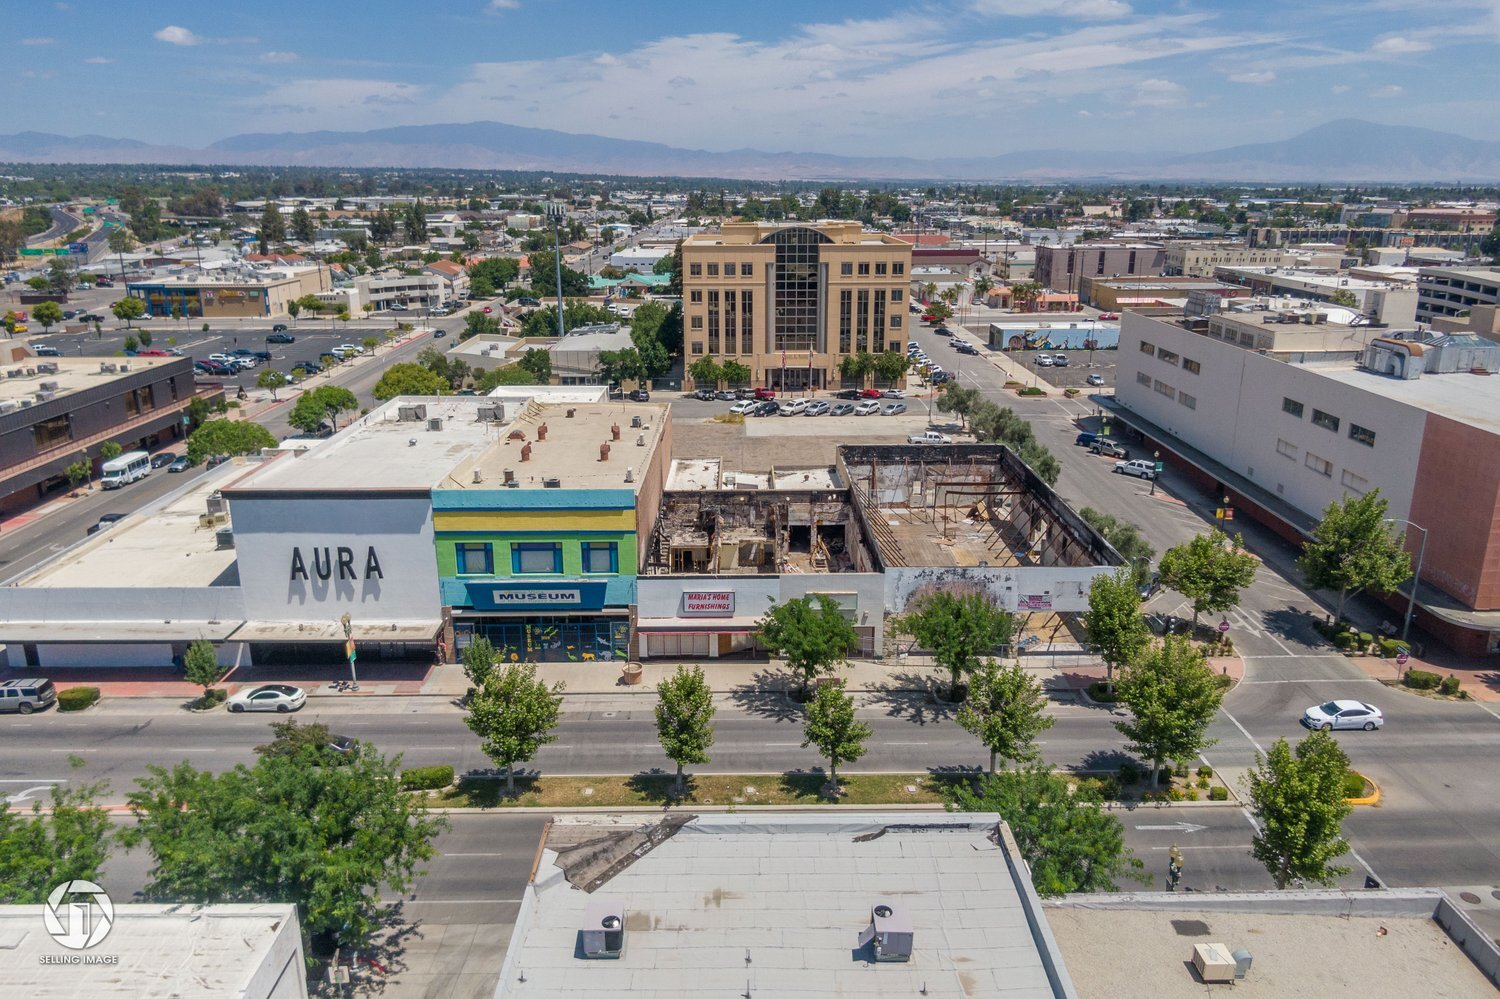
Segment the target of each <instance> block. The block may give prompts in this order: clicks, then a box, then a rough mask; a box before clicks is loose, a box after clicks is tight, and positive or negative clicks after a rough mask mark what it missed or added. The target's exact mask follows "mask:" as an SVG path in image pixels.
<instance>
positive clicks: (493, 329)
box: [458, 312, 500, 340]
mask: <svg viewBox="0 0 1500 999" xmlns="http://www.w3.org/2000/svg"><path fill="white" fill-rule="evenodd" d="M499 332H500V320H498V319H496V318H495V317H494V316H487V315H485V314H484V313H483V312H471V313H469V314H468V315H466V316H464V328H463V330H461V331H460V332H459V334H458V338H459V340H467V339H469V338H470V337H476V336H481V335H487V336H494V335H496V334H498V333H499Z"/></svg>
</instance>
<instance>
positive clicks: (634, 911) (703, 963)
mask: <svg viewBox="0 0 1500 999" xmlns="http://www.w3.org/2000/svg"><path fill="white" fill-rule="evenodd" d="M1001 828H1002V827H1000V825H999V816H997V815H988V814H981V813H973V814H942V813H924V814H922V815H920V816H913V815H911V814H910V813H848V814H845V813H840V814H839V815H838V816H831V815H824V814H812V813H770V814H757V815H753V816H751V815H704V816H672V817H668V818H667V819H665V820H662V821H660V822H652V823H649V824H648V825H646V826H642V825H640V821H639V819H634V820H627V819H625V818H623V817H609V816H574V817H563V818H561V819H559V820H558V821H557V822H555V823H554V824H553V825H552V826H551V827H550V829H549V831H548V833H547V834H546V839H545V841H544V843H543V851H542V854H541V863H540V866H539V867H538V869H537V873H536V877H535V880H534V883H533V886H531V887H528V889H527V892H528V896H529V897H528V898H527V899H526V900H525V901H524V902H523V903H522V906H521V915H520V917H519V918H518V920H517V923H516V928H515V931H514V934H513V936H512V937H511V943H510V947H509V950H508V952H507V954H506V961H505V967H504V969H503V970H502V972H501V978H500V985H499V988H498V990H497V991H496V997H497V999H506V997H512V999H525V997H533V996H535V997H543V996H545V997H552V996H558V995H568V996H575V997H579V999H590V997H605V996H609V997H619V996H652V997H657V999H688V997H695V999H696V997H700V996H705V995H733V994H736V993H738V994H741V995H743V994H745V993H746V992H747V991H748V992H749V993H750V994H751V995H756V996H762V995H763V996H776V997H778V999H825V997H828V996H839V995H843V996H863V997H869V999H879V997H883V996H901V997H903V999H904V997H909V996H915V995H921V994H926V995H927V996H930V997H944V999H960V997H971V996H993V995H1005V996H1014V997H1017V999H1044V997H1045V999H1053V997H1060V996H1065V995H1070V994H1071V985H1070V984H1069V983H1068V979H1067V972H1066V971H1064V970H1063V969H1062V968H1061V965H1060V963H1059V962H1058V960H1057V958H1056V953H1055V948H1054V947H1053V945H1052V941H1051V937H1050V934H1048V933H1047V930H1046V925H1045V923H1044V922H1041V921H1040V920H1039V919H1038V909H1039V904H1038V901H1037V899H1036V896H1035V895H1034V893H1033V892H1032V888H1031V885H1030V883H1029V881H1028V880H1027V877H1026V875H1025V869H1024V866H1023V865H1022V864H1021V862H1020V860H1019V858H1018V857H1016V856H1014V852H1013V851H1014V849H1015V847H1014V841H1012V840H1010V839H1009V834H1008V832H1007V833H1002V831H1001ZM579 888H582V889H583V890H578V889H579ZM601 905H603V906H608V907H612V908H614V909H616V910H617V911H618V912H619V914H620V915H621V916H622V917H623V934H624V936H623V943H624V947H623V950H622V951H621V952H620V954H619V956H618V957H617V958H614V959H605V960H591V959H587V958H585V957H583V956H582V954H583V946H584V943H583V939H582V934H581V932H580V931H582V930H583V929H584V928H585V917H586V915H587V916H596V915H597V914H598V913H599V912H600V911H602V910H601V908H600V907H601ZM877 905H887V906H889V907H890V908H891V909H892V910H893V911H892V918H893V920H894V921H895V923H896V925H901V924H902V923H905V925H907V926H908V927H909V930H910V934H911V938H910V939H911V946H910V960H909V961H878V962H877V961H875V960H874V959H873V958H874V956H875V953H874V949H873V945H872V944H870V943H868V942H866V940H865V939H864V938H862V937H861V934H862V933H863V932H864V931H866V930H867V928H869V927H870V926H871V923H872V909H873V908H874V907H875V906H877ZM907 921H909V922H907ZM590 925H591V926H592V924H590Z"/></svg>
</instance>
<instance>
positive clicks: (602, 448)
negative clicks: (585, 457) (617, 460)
mask: <svg viewBox="0 0 1500 999" xmlns="http://www.w3.org/2000/svg"><path fill="white" fill-rule="evenodd" d="M599 460H600V461H608V460H609V445H608V444H600V445H599Z"/></svg>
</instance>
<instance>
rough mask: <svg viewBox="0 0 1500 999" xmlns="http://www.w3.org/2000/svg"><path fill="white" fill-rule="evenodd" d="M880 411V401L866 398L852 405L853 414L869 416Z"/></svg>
mask: <svg viewBox="0 0 1500 999" xmlns="http://www.w3.org/2000/svg"><path fill="white" fill-rule="evenodd" d="M878 412H880V403H878V402H871V401H869V400H866V401H864V402H862V403H860V404H859V405H858V406H855V407H854V415H855V416H871V415H873V414H875V413H878Z"/></svg>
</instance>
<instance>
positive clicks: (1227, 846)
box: [1151, 843, 1245, 850]
mask: <svg viewBox="0 0 1500 999" xmlns="http://www.w3.org/2000/svg"><path fill="white" fill-rule="evenodd" d="M1151 849H1153V850H1171V849H1178V850H1243V849H1245V844H1244V843H1220V844H1219V845H1217V846H1179V847H1175V848H1174V847H1170V846H1153V847H1151Z"/></svg>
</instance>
